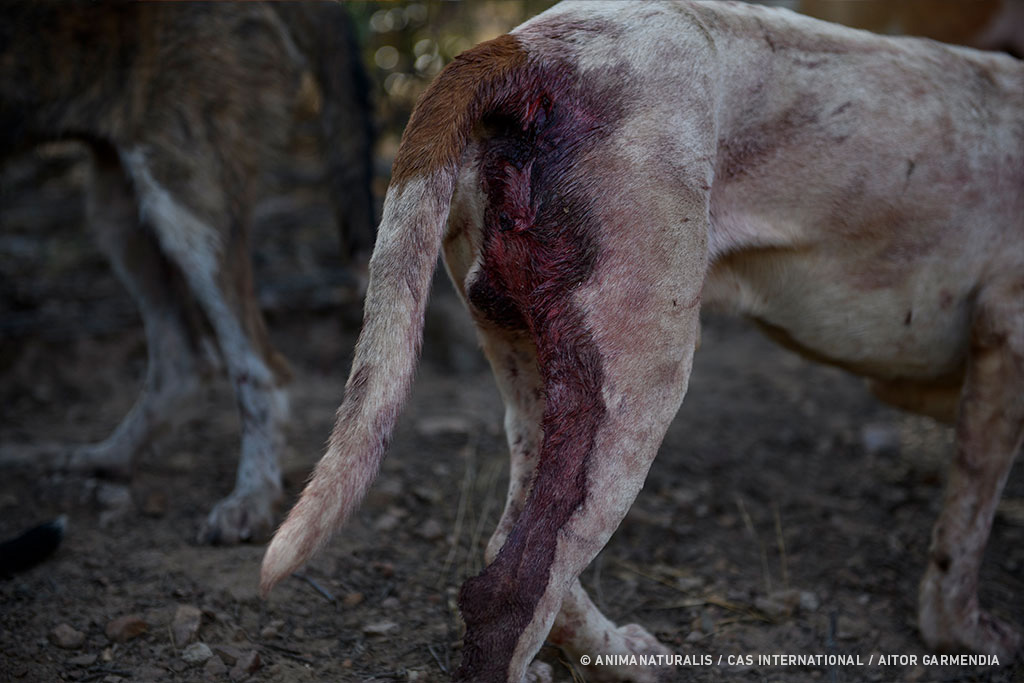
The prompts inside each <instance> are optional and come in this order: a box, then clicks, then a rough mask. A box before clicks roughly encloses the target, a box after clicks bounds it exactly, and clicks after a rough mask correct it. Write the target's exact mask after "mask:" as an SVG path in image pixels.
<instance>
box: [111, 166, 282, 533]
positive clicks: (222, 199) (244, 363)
mask: <svg viewBox="0 0 1024 683" xmlns="http://www.w3.org/2000/svg"><path fill="white" fill-rule="evenodd" d="M193 157H194V159H196V160H202V159H204V158H205V159H209V160H213V159H216V156H215V155H213V154H210V155H207V156H206V157H204V156H203V155H202V154H200V153H199V152H198V151H197V152H196V153H195V154H194V155H192V157H190V158H193ZM122 158H123V159H124V160H125V165H126V167H127V168H128V170H129V172H130V174H131V176H132V179H133V181H134V185H135V189H136V192H137V193H138V195H139V201H140V205H141V207H142V212H143V217H144V218H145V219H146V220H148V221H149V222H150V223H151V224H152V226H153V228H154V230H155V232H156V234H157V236H158V238H159V241H160V245H161V247H162V249H163V251H164V253H165V254H166V255H167V257H168V258H169V259H170V260H171V261H173V262H174V263H175V264H176V265H177V266H178V267H179V268H180V269H181V271H182V274H183V275H184V277H185V280H186V281H187V283H188V286H189V288H190V290H191V292H192V295H193V296H194V297H195V298H196V300H197V301H198V302H199V306H200V308H201V309H202V311H203V313H204V315H205V317H206V319H207V321H208V322H209V324H210V327H211V328H212V329H213V331H214V334H215V336H216V339H217V344H218V346H219V348H220V352H221V355H222V357H223V359H224V363H225V365H226V367H227V371H228V375H229V377H230V380H231V382H232V385H233V386H234V390H235V398H236V401H237V403H238V412H239V418H240V422H241V428H242V452H241V460H240V462H239V466H238V471H237V475H236V479H235V488H234V490H233V491H232V492H231V494H230V495H229V496H228V497H227V498H225V499H224V500H222V501H220V502H219V503H218V504H217V505H216V506H215V507H214V509H213V510H212V511H211V512H210V515H209V516H208V517H207V519H206V521H205V523H204V524H203V526H202V529H201V530H200V533H199V539H200V540H201V541H203V542H210V543H238V542H240V541H255V540H260V539H263V538H265V537H267V536H269V534H270V532H271V531H272V528H273V524H274V511H275V507H276V505H277V503H278V502H279V501H280V499H281V497H282V489H281V470H280V465H279V464H278V461H277V457H278V452H279V451H280V450H281V448H282V445H283V441H284V439H283V433H282V427H283V422H284V420H285V417H286V414H287V400H286V394H285V390H284V383H285V381H286V380H287V375H288V373H287V367H286V364H285V363H284V361H283V360H282V359H280V358H279V357H278V356H277V354H276V353H274V352H273V351H272V349H271V348H270V345H269V342H268V340H267V339H266V331H265V328H264V326H263V320H262V317H261V315H260V313H259V309H258V308H257V306H256V303H255V294H254V292H253V291H252V290H253V286H252V278H251V274H250V263H249V254H248V249H247V238H246V231H245V228H244V225H243V224H242V223H241V222H240V221H239V219H237V218H233V217H232V216H233V214H236V213H237V211H233V210H232V209H231V207H230V203H231V202H237V201H238V200H239V198H237V197H229V196H228V193H226V192H224V191H223V190H220V189H218V188H220V180H221V179H220V178H219V177H218V176H216V175H210V177H207V176H206V175H204V174H211V173H215V171H210V170H209V169H204V168H202V163H201V162H200V161H196V162H195V165H194V166H193V167H191V171H192V174H191V175H188V176H184V175H182V172H181V171H180V170H179V171H178V174H177V176H171V175H169V174H168V173H167V172H166V171H165V172H164V174H163V175H159V176H158V174H157V172H158V171H159V170H160V169H159V167H156V168H154V165H153V164H152V163H151V162H150V159H149V158H148V156H147V154H146V149H145V148H143V147H140V148H136V149H132V150H130V151H127V152H126V153H124V154H123V155H122ZM210 163H211V164H213V161H211V162H210ZM214 165H215V164H214ZM165 176H166V177H165ZM186 198H187V199H186Z"/></svg>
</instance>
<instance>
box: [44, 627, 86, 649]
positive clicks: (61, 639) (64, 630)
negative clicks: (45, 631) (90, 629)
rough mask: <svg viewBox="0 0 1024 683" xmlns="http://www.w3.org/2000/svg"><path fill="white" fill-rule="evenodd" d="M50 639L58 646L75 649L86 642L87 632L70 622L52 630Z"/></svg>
mask: <svg viewBox="0 0 1024 683" xmlns="http://www.w3.org/2000/svg"><path fill="white" fill-rule="evenodd" d="M50 641H51V642H52V643H53V644H54V645H56V646H57V647H61V648H64V649H65V650H74V649H75V648H79V647H82V644H83V643H84V642H85V634H84V633H82V632H81V631H77V630H75V628H74V627H72V626H71V625H70V624H60V625H59V626H57V627H56V628H54V629H53V630H52V631H50Z"/></svg>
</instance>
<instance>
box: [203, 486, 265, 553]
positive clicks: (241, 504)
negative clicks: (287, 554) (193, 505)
mask: <svg viewBox="0 0 1024 683" xmlns="http://www.w3.org/2000/svg"><path fill="white" fill-rule="evenodd" d="M281 497H282V492H281V488H280V487H279V486H278V487H269V486H268V487H267V488H264V489H260V490H258V491H249V492H244V493H240V492H238V491H235V492H234V493H232V494H231V495H230V496H228V497H227V498H225V499H224V500H222V501H220V502H219V503H217V505H215V506H214V508H213V510H211V511H210V514H209V516H207V518H206V521H205V522H204V523H203V525H202V527H201V528H200V529H199V536H198V541H199V542H200V543H207V544H212V545H235V544H237V543H261V542H263V541H266V540H268V539H269V538H270V536H271V534H272V533H273V531H274V521H275V510H276V508H277V504H278V502H279V501H280V500H281Z"/></svg>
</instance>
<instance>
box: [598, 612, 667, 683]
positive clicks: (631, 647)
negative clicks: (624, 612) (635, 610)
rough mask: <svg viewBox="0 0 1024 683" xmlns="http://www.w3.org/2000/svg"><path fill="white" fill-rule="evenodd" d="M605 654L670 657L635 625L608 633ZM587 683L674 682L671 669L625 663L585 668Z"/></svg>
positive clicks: (662, 647)
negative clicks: (591, 682) (615, 682)
mask: <svg viewBox="0 0 1024 683" xmlns="http://www.w3.org/2000/svg"><path fill="white" fill-rule="evenodd" d="M607 635H608V636H609V638H608V640H607V641H606V642H607V645H606V647H607V651H606V653H604V654H613V653H614V654H619V653H621V654H633V655H637V656H640V655H646V656H652V655H665V656H671V655H672V654H673V652H672V650H670V649H669V648H668V647H666V646H665V645H663V644H662V643H661V642H660V641H659V640H658V639H657V638H655V637H654V636H653V635H651V633H650V632H649V631H648V630H647V629H645V628H644V627H643V626H640V625H639V624H626V625H625V626H619V627H618V628H616V629H615V630H614V631H609V632H608V634H607ZM584 669H585V670H586V672H587V680H588V681H595V682H596V683H601V682H606V683H611V682H612V681H628V682H629V683H665V682H666V681H671V680H676V679H675V677H674V676H673V674H674V673H675V669H673V668H672V667H671V666H668V665H667V662H666V665H662V666H659V665H657V664H654V665H642V664H634V663H633V662H629V663H628V664H627V665H624V666H615V665H603V666H594V665H591V666H586V667H584Z"/></svg>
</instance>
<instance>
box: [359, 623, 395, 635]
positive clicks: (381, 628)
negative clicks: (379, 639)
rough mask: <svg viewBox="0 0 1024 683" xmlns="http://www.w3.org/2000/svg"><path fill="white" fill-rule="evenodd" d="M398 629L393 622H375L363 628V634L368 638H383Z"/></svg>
mask: <svg viewBox="0 0 1024 683" xmlns="http://www.w3.org/2000/svg"><path fill="white" fill-rule="evenodd" d="M396 628H398V624H396V623H395V622H393V621H377V622H374V623H372V624H367V625H366V626H364V627H363V633H364V634H366V635H368V636H383V635H386V634H388V633H390V632H391V631H394V630H395V629H396Z"/></svg>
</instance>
